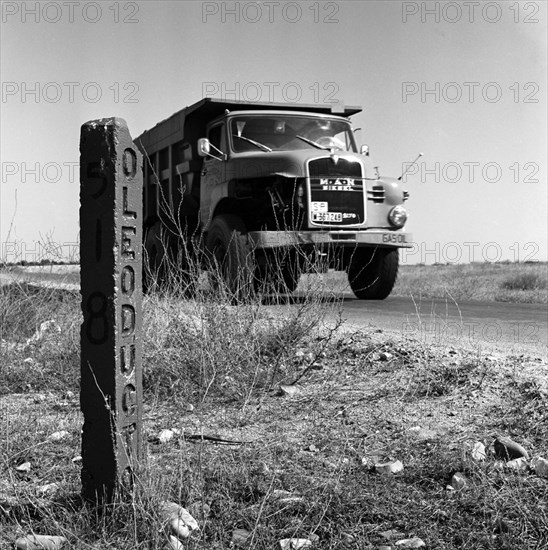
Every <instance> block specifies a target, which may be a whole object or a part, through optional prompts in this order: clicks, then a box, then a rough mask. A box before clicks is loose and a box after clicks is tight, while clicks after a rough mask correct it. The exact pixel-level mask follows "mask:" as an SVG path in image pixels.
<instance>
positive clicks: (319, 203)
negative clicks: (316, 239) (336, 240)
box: [308, 156, 365, 227]
mask: <svg viewBox="0 0 548 550" xmlns="http://www.w3.org/2000/svg"><path fill="white" fill-rule="evenodd" d="M308 173H309V175H310V224H311V226H312V227H314V226H316V227H326V226H331V227H344V226H355V225H361V224H363V223H364V222H365V204H364V191H365V185H364V180H363V179H362V178H363V176H362V167H361V164H360V163H359V162H358V161H357V160H350V159H345V158H340V157H335V156H333V157H325V158H320V159H315V160H311V161H310V162H309V163H308Z"/></svg>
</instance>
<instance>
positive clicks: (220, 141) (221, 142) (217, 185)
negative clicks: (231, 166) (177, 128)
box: [200, 122, 228, 230]
mask: <svg viewBox="0 0 548 550" xmlns="http://www.w3.org/2000/svg"><path fill="white" fill-rule="evenodd" d="M207 138H208V139H209V142H210V143H211V145H213V146H214V147H216V148H217V149H219V150H221V151H222V152H223V153H227V152H228V151H227V143H226V133H225V123H224V122H220V123H219V124H215V125H214V126H212V127H211V128H210V129H209V131H208V133H207ZM211 153H212V154H213V155H215V156H218V153H217V151H216V150H215V149H213V147H212V148H211ZM225 178H226V162H225V161H223V160H217V159H215V158H213V157H205V158H204V165H203V168H202V177H201V196H200V212H201V217H202V221H203V229H204V230H207V227H208V226H209V224H210V223H211V219H212V215H213V211H214V210H215V206H216V205H217V203H218V202H219V201H220V200H221V199H222V198H223V197H225V196H226V194H227V184H226V181H225Z"/></svg>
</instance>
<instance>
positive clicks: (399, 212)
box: [388, 206, 407, 227]
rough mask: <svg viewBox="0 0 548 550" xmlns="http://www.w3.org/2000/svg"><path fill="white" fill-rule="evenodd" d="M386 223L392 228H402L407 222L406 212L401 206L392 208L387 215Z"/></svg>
mask: <svg viewBox="0 0 548 550" xmlns="http://www.w3.org/2000/svg"><path fill="white" fill-rule="evenodd" d="M388 221H389V222H390V223H391V224H392V225H393V226H394V227H403V226H404V225H405V222H406V221H407V211H406V210H405V208H404V207H403V206H394V208H392V210H390V213H389V214H388Z"/></svg>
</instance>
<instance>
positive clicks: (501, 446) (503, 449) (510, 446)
mask: <svg viewBox="0 0 548 550" xmlns="http://www.w3.org/2000/svg"><path fill="white" fill-rule="evenodd" d="M493 446H494V449H495V455H496V456H497V457H499V458H502V459H503V460H511V459H513V458H521V457H522V456H523V457H525V458H527V459H528V458H529V453H528V452H527V451H526V450H525V449H524V448H523V447H522V446H521V445H520V444H519V443H516V442H515V441H512V440H511V439H510V438H508V437H500V436H497V437H496V439H495V442H494V444H493Z"/></svg>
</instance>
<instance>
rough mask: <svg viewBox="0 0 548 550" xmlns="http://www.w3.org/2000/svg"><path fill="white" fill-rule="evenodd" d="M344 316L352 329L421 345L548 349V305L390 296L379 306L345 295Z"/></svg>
mask: <svg viewBox="0 0 548 550" xmlns="http://www.w3.org/2000/svg"><path fill="white" fill-rule="evenodd" d="M343 317H345V318H346V320H347V324H348V325H349V327H352V328H364V329H365V328H367V327H371V326H375V327H380V328H385V329H389V330H393V331H398V332H400V333H401V334H402V335H408V336H413V337H415V338H419V339H422V340H425V341H426V340H430V339H433V340H436V341H440V342H443V341H448V342H449V341H451V342H462V343H464V344H467V345H486V346H490V347H493V348H497V347H500V348H501V351H502V350H503V349H504V350H508V349H509V348H512V347H515V348H516V349H517V348H521V347H523V348H525V349H529V350H531V351H533V350H535V349H537V350H541V351H542V350H544V352H546V346H547V345H548V305H546V304H514V303H503V302H459V303H458V305H456V304H455V303H453V302H449V301H446V300H439V299H438V300H433V299H423V300H422V301H418V302H417V301H414V300H412V299H411V298H402V297H395V296H390V297H388V298H387V299H386V300H383V301H379V302H375V301H373V302H369V301H361V300H356V299H354V298H353V297H351V296H350V294H348V295H347V294H346V293H345V299H344V302H343Z"/></svg>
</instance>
